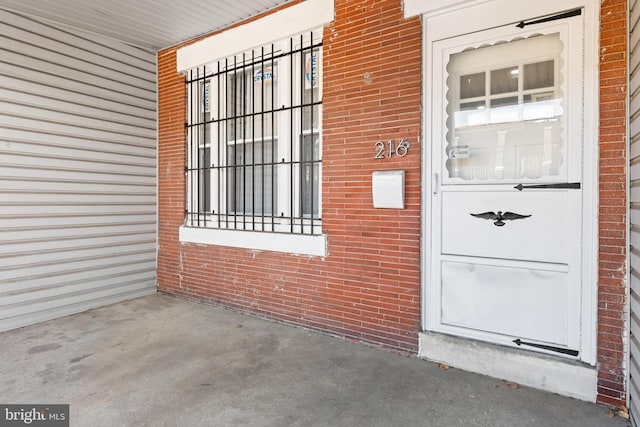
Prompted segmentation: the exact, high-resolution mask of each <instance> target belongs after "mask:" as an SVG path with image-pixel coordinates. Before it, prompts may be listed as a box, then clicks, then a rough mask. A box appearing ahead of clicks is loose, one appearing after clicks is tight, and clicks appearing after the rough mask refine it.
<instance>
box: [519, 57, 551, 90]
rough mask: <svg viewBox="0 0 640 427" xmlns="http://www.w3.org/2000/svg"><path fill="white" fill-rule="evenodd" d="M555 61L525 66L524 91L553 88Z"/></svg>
mask: <svg viewBox="0 0 640 427" xmlns="http://www.w3.org/2000/svg"><path fill="white" fill-rule="evenodd" d="M553 85H554V69H553V60H551V61H544V62H536V63H534V64H527V65H525V66H524V89H525V90H527V89H538V88H544V87H553Z"/></svg>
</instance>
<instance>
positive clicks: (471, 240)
mask: <svg viewBox="0 0 640 427" xmlns="http://www.w3.org/2000/svg"><path fill="white" fill-rule="evenodd" d="M571 191H572V190H560V191H553V192H551V191H546V192H542V191H538V192H532V193H527V192H526V190H525V191H523V192H519V191H513V190H512V191H503V192H497V191H493V192H489V191H487V192H484V191H482V192H479V191H471V190H469V191H460V192H444V193H443V194H442V253H443V254H452V255H467V256H476V257H489V258H504V259H518V260H529V261H538V262H551V263H565V264H566V263H568V262H569V248H568V246H569V232H570V230H571V228H570V227H567V224H568V223H569V221H570V214H571V212H570V200H569V199H570V197H571V196H572V193H570V192H571ZM498 212H500V213H501V217H502V216H506V217H512V218H517V217H515V215H507V213H512V214H518V215H522V216H526V217H524V218H518V219H502V220H501V219H500V218H498V219H493V218H495V217H496V215H497V214H498ZM492 213H493V214H496V215H491V214H492ZM472 214H475V215H482V214H486V215H484V217H482V216H472Z"/></svg>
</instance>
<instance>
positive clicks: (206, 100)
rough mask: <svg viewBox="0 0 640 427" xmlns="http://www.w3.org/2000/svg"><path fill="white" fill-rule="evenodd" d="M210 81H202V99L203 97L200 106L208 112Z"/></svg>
mask: <svg viewBox="0 0 640 427" xmlns="http://www.w3.org/2000/svg"><path fill="white" fill-rule="evenodd" d="M210 86H211V84H210V82H209V80H207V81H205V82H204V97H203V98H204V99H203V101H202V102H203V105H202V107H203V108H204V112H205V113H208V112H209V91H210Z"/></svg>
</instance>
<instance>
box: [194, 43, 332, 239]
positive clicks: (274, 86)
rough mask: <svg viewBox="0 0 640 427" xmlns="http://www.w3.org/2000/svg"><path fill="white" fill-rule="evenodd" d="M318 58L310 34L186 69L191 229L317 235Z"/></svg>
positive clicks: (319, 51)
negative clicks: (206, 228) (192, 68)
mask: <svg viewBox="0 0 640 427" xmlns="http://www.w3.org/2000/svg"><path fill="white" fill-rule="evenodd" d="M316 38H317V39H316ZM321 63H322V40H321V38H320V37H318V36H316V35H315V33H311V32H310V33H308V34H304V35H300V36H297V37H293V38H291V39H289V40H286V41H283V42H279V43H274V44H271V45H269V46H264V47H261V48H259V49H254V50H252V51H248V52H244V53H241V54H239V55H235V56H233V57H229V58H225V59H223V60H220V61H218V62H216V63H213V64H208V65H206V66H203V67H200V68H198V69H194V70H191V71H190V72H188V73H187V76H186V86H187V92H188V96H189V103H188V108H189V111H188V117H187V144H188V147H187V150H188V155H187V166H186V172H187V197H188V207H187V212H186V215H187V218H186V225H187V226H191V227H208V228H220V229H231V230H251V231H265V232H287V233H295V234H319V233H320V232H321V225H320V224H321V218H320V212H321V197H320V191H321V189H320V179H321V162H322V159H321V154H322V150H321V118H322V84H321V83H322V70H321Z"/></svg>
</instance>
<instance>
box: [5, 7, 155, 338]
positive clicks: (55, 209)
mask: <svg viewBox="0 0 640 427" xmlns="http://www.w3.org/2000/svg"><path fill="white" fill-rule="evenodd" d="M155 291H156V57H155V53H154V52H153V51H151V50H144V49H140V48H137V47H132V46H130V45H127V44H124V43H122V42H118V41H115V40H112V39H108V38H104V37H99V36H95V35H92V34H86V33H83V32H81V31H78V30H73V29H70V28H67V27H63V26H58V25H54V24H51V23H49V22H45V21H41V20H38V19H35V18H31V17H27V16H22V15H19V14H16V13H13V12H9V11H5V10H2V9H0V331H1V330H8V329H12V328H16V327H20V326H24V325H28V324H31V323H35V322H39V321H43V320H47V319H52V318H55V317H59V316H63V315H67V314H72V313H76V312H80V311H84V310H87V309H89V308H94V307H99V306H103V305H107V304H111V303H114V302H118V301H123V300H126V299H131V298H135V297H138V296H142V295H147V294H150V293H153V292H155Z"/></svg>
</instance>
